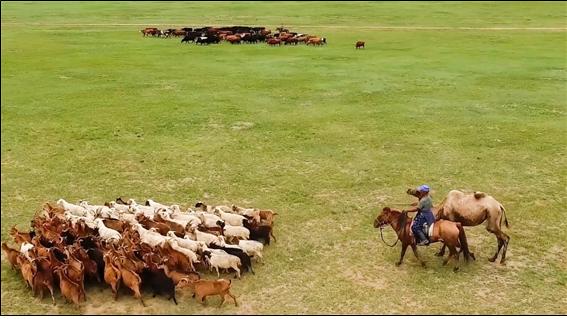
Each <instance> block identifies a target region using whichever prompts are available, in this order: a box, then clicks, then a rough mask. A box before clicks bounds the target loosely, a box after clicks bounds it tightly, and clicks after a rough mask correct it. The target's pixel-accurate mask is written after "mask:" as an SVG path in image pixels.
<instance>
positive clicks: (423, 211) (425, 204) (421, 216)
mask: <svg viewBox="0 0 567 319" xmlns="http://www.w3.org/2000/svg"><path fill="white" fill-rule="evenodd" d="M417 191H418V194H417V195H418V198H419V203H418V204H417V207H415V208H412V209H409V210H406V211H404V212H405V213H413V212H418V213H417V214H416V215H415V219H414V221H413V225H412V227H411V230H412V231H413V233H414V234H415V236H416V237H417V239H419V242H418V245H419V246H423V245H426V246H427V245H429V240H427V236H425V234H424V233H423V225H424V224H425V223H427V225H428V226H431V225H432V224H433V223H434V222H435V217H433V212H432V211H431V209H432V208H433V200H432V199H431V197H430V196H429V186H427V185H421V186H419V187H418V188H417Z"/></svg>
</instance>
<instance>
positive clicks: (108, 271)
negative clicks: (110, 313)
mask: <svg viewBox="0 0 567 319" xmlns="http://www.w3.org/2000/svg"><path fill="white" fill-rule="evenodd" d="M111 258H112V257H111V256H110V254H109V253H106V254H104V256H103V259H104V281H106V283H107V284H109V285H110V289H111V290H112V293H114V300H116V299H118V289H119V288H120V280H121V278H122V275H121V274H120V270H119V269H118V268H116V267H115V266H114V265H113V264H112V260H111Z"/></svg>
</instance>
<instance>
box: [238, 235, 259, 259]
mask: <svg viewBox="0 0 567 319" xmlns="http://www.w3.org/2000/svg"><path fill="white" fill-rule="evenodd" d="M238 246H240V247H241V248H242V249H243V250H244V251H245V252H246V253H247V254H248V256H250V257H257V258H258V259H259V260H261V261H262V263H264V261H263V258H264V257H263V256H262V250H263V249H264V245H262V243H261V242H258V241H255V240H240V241H238Z"/></svg>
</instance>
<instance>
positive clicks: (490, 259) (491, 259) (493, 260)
mask: <svg viewBox="0 0 567 319" xmlns="http://www.w3.org/2000/svg"><path fill="white" fill-rule="evenodd" d="M488 261H490V262H491V263H493V262H495V261H496V258H488Z"/></svg>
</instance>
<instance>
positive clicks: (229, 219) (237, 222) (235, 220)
mask: <svg viewBox="0 0 567 319" xmlns="http://www.w3.org/2000/svg"><path fill="white" fill-rule="evenodd" d="M214 214H215V215H217V216H219V217H220V218H221V219H222V220H224V222H225V223H226V224H227V225H230V226H241V227H243V226H244V220H245V219H246V217H244V216H240V215H238V214H231V213H225V212H223V211H222V210H220V209H218V208H215V210H214Z"/></svg>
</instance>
